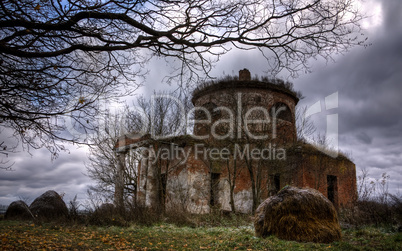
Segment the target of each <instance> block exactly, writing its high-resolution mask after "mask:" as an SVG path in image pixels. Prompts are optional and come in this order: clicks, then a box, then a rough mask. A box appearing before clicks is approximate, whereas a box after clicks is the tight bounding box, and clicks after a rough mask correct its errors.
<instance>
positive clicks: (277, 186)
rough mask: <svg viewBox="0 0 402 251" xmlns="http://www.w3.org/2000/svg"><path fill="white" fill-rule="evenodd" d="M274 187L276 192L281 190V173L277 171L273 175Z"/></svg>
mask: <svg viewBox="0 0 402 251" xmlns="http://www.w3.org/2000/svg"><path fill="white" fill-rule="evenodd" d="M274 187H275V192H276V193H277V192H279V190H281V175H280V174H279V173H277V174H275V175H274Z"/></svg>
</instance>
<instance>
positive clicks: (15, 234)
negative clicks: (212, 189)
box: [0, 220, 402, 250]
mask: <svg viewBox="0 0 402 251" xmlns="http://www.w3.org/2000/svg"><path fill="white" fill-rule="evenodd" d="M0 249H1V250H311V249H314V250H402V234H401V233H397V232H395V231H391V230H390V229H389V230H388V231H387V229H383V228H372V227H366V228H363V229H359V230H344V231H343V239H342V241H341V242H334V243H331V244H316V243H298V242H293V241H283V240H280V239H278V238H276V237H274V236H271V237H268V238H266V239H260V238H256V237H255V236H254V229H253V227H252V225H249V226H242V227H197V228H191V227H178V226H175V225H172V224H154V225H152V226H138V225H131V226H129V227H116V226H111V227H96V226H83V225H71V224H69V225H60V224H58V225H56V224H51V223H47V224H39V225H37V224H34V223H30V222H17V221H6V220H2V221H0Z"/></svg>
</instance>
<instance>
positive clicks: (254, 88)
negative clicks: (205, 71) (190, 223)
mask: <svg viewBox="0 0 402 251" xmlns="http://www.w3.org/2000/svg"><path fill="white" fill-rule="evenodd" d="M298 101H299V98H298V95H297V93H295V92H294V91H293V90H292V88H290V87H289V86H288V85H287V84H286V83H284V82H283V81H278V80H269V79H263V80H258V79H255V80H253V79H251V77H250V72H249V71H248V70H246V69H244V70H241V71H240V72H239V77H236V78H227V79H223V80H220V81H216V82H208V83H204V84H203V85H201V86H199V87H198V88H197V89H196V90H195V91H194V92H193V97H192V103H193V104H194V107H195V108H194V109H193V114H194V127H193V134H192V135H179V136H175V137H169V138H163V139H155V138H153V137H152V136H151V135H142V136H138V135H135V137H133V136H132V135H125V136H122V137H121V138H120V139H119V141H118V143H117V145H116V149H115V150H116V153H118V154H119V155H120V157H121V158H124V155H125V153H127V152H128V151H135V150H137V151H138V150H140V152H141V154H142V158H141V161H140V163H139V164H138V167H137V168H138V170H137V175H138V181H137V192H136V196H135V197H136V201H137V203H138V204H139V205H142V206H144V207H149V208H163V209H164V210H170V209H174V210H178V209H179V210H184V211H187V212H190V213H209V212H211V210H214V209H219V210H227V211H233V210H235V211H236V212H243V213H250V212H252V211H253V210H254V209H255V207H256V206H258V205H259V204H260V203H261V202H262V201H263V200H265V199H266V198H267V197H269V196H271V195H274V194H276V193H277V192H278V191H279V190H280V189H282V188H283V187H284V186H286V185H292V186H297V187H310V188H315V189H317V190H319V191H320V192H321V193H322V194H324V195H325V196H326V197H327V198H328V199H329V200H330V201H332V202H333V204H334V205H335V207H337V208H339V207H344V206H346V205H347V204H348V203H351V202H353V201H354V200H355V198H356V170H355V165H354V163H353V162H351V161H350V160H349V159H348V158H347V157H345V156H343V155H342V154H337V156H336V157H334V156H332V157H331V156H329V155H328V154H327V153H326V152H325V151H322V150H319V149H318V148H316V147H314V146H312V145H311V144H308V143H306V142H304V141H302V140H298V137H297V130H296V125H295V107H296V105H297V103H298ZM121 168H122V167H121Z"/></svg>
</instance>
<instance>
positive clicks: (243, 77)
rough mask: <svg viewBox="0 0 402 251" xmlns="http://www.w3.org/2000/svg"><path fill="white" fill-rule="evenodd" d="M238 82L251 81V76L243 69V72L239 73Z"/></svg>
mask: <svg viewBox="0 0 402 251" xmlns="http://www.w3.org/2000/svg"><path fill="white" fill-rule="evenodd" d="M239 80H240V81H250V80H251V75H250V71H249V70H247V69H246V68H244V69H243V70H240V71H239Z"/></svg>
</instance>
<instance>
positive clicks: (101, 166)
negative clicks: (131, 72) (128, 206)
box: [86, 107, 139, 202]
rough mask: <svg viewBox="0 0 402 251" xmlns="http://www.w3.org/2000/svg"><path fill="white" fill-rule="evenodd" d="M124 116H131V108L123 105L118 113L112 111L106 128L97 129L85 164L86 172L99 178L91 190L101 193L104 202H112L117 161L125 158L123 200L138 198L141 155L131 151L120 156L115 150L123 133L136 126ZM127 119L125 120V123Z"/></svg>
mask: <svg viewBox="0 0 402 251" xmlns="http://www.w3.org/2000/svg"><path fill="white" fill-rule="evenodd" d="M125 117H128V108H127V107H125V108H123V109H122V110H121V111H120V112H118V113H116V114H110V115H109V116H108V120H107V121H105V124H103V126H104V128H103V129H102V130H98V131H97V132H96V133H95V134H93V135H92V137H91V145H90V148H89V154H88V162H87V163H86V168H87V175H88V176H89V177H90V178H91V179H93V180H94V181H96V185H95V186H92V187H90V190H91V192H93V193H96V194H98V195H102V197H103V198H104V199H105V201H113V198H114V196H115V192H116V191H115V187H116V184H117V183H118V182H119V180H118V177H119V176H120V175H119V174H118V168H117V166H118V162H119V161H122V162H123V166H124V167H125V168H123V173H122V175H121V176H122V184H121V185H122V191H123V194H122V195H121V196H122V200H123V198H124V201H126V202H129V201H135V197H134V196H135V194H136V188H137V170H136V167H137V163H138V159H139V156H138V154H137V153H136V152H134V151H133V152H129V153H128V154H127V155H125V156H124V159H120V158H119V156H118V155H117V154H116V152H115V146H116V143H117V141H118V138H119V137H120V136H121V134H124V133H125V132H127V131H128V130H130V128H132V127H133V125H131V124H130V121H129V120H127V119H126V118H125ZM124 122H126V123H124Z"/></svg>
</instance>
